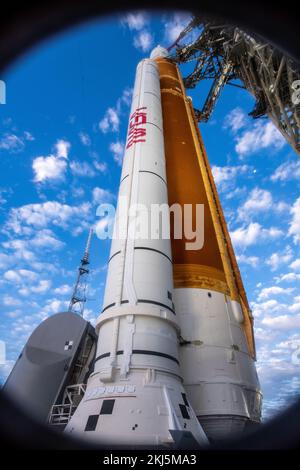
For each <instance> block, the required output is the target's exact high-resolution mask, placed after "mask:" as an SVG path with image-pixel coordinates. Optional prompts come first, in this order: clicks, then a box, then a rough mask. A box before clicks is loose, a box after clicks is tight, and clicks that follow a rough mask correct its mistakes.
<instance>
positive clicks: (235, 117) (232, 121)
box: [223, 108, 248, 134]
mask: <svg viewBox="0 0 300 470" xmlns="http://www.w3.org/2000/svg"><path fill="white" fill-rule="evenodd" d="M247 123H248V119H247V116H246V114H245V113H244V111H243V110H242V109H241V108H234V109H233V110H232V111H230V112H229V113H228V114H227V116H226V117H225V119H224V124H223V127H224V129H230V130H231V131H232V132H233V133H234V134H236V133H237V131H239V130H240V129H242V128H243V127H245V126H246V125H247Z"/></svg>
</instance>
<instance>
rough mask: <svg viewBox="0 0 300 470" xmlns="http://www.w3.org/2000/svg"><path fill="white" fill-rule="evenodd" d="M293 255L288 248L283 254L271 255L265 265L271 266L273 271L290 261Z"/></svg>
mask: <svg viewBox="0 0 300 470" xmlns="http://www.w3.org/2000/svg"><path fill="white" fill-rule="evenodd" d="M292 256H293V253H292V250H291V248H290V247H289V246H288V247H286V248H285V250H284V252H279V253H272V255H271V256H270V257H269V258H268V259H267V260H266V264H268V265H269V266H271V269H272V271H275V270H276V269H278V268H279V267H280V266H282V265H283V264H286V263H288V262H289V261H290V260H291V259H292Z"/></svg>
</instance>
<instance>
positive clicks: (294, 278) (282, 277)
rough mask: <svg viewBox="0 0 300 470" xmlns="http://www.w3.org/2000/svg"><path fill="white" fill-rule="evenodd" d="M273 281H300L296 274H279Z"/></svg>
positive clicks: (299, 275) (298, 275)
mask: <svg viewBox="0 0 300 470" xmlns="http://www.w3.org/2000/svg"><path fill="white" fill-rule="evenodd" d="M275 280H276V282H277V283H279V282H294V281H300V274H296V273H287V274H281V275H280V276H278V277H276V278H275Z"/></svg>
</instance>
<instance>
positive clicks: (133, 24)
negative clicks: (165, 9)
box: [121, 11, 149, 31]
mask: <svg viewBox="0 0 300 470" xmlns="http://www.w3.org/2000/svg"><path fill="white" fill-rule="evenodd" d="M148 21H149V17H148V15H147V14H146V13H144V12H143V11H138V12H134V13H128V14H127V15H126V16H123V17H122V19H121V23H122V24H123V25H125V26H128V28H129V29H130V30H131V31H140V30H141V29H143V27H144V26H145V25H146V24H147V23H148Z"/></svg>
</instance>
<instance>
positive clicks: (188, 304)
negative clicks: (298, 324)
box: [65, 46, 261, 446]
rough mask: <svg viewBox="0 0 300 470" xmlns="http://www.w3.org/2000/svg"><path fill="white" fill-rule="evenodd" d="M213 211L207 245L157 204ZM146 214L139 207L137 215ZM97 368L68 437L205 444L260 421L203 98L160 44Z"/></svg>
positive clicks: (116, 248) (113, 261)
mask: <svg viewBox="0 0 300 470" xmlns="http://www.w3.org/2000/svg"><path fill="white" fill-rule="evenodd" d="M173 204H177V206H179V207H180V208H182V209H183V210H184V209H185V205H187V204H188V205H190V206H191V207H192V212H191V214H190V218H191V219H192V220H193V218H194V216H195V211H196V210H197V209H196V206H197V205H199V204H200V205H202V207H203V208H204V211H203V214H204V227H203V235H204V237H203V244H202V245H201V247H200V248H199V247H194V249H193V247H192V249H187V248H186V247H187V243H188V242H189V240H187V238H186V237H185V235H183V237H181V238H178V237H176V236H175V227H174V221H173V223H172V221H171V217H170V214H169V213H168V222H169V234H170V236H169V237H168V236H165V233H163V232H164V230H163V227H162V224H158V227H155V230H154V231H153V229H152V226H151V227H148V225H147V224H146V219H145V217H144V215H145V214H144V213H145V212H146V213H147V214H148V213H151V210H152V207H153V206H159V207H163V206H164V207H165V206H167V207H170V206H172V205H173ZM132 208H134V211H132ZM96 330H97V332H98V346H97V353H96V357H95V365H94V371H93V372H92V373H91V375H90V377H89V379H88V383H87V388H86V392H85V395H84V397H83V399H82V400H81V402H80V404H79V406H78V408H77V409H76V411H75V413H74V415H73V416H72V418H71V420H70V421H69V423H68V425H67V426H66V429H65V432H66V433H70V434H75V435H79V436H81V437H83V438H86V439H89V440H91V441H93V442H97V443H99V444H103V445H106V444H111V443H114V444H121V445H130V446H132V445H135V446H149V445H150V446H152V445H154V446H155V445H161V446H170V445H172V444H174V442H175V441H176V438H177V437H178V436H180V435H185V436H188V437H190V438H191V439H192V440H194V441H196V442H197V443H198V444H205V443H207V442H208V439H209V440H213V439H218V438H220V437H221V438H222V437H224V436H225V435H227V433H229V432H234V431H239V430H243V429H245V428H246V427H247V426H248V425H249V424H256V423H259V420H260V406H261V393H260V388H259V382H258V378H257V374H256V369H255V365H254V361H255V347H254V338H253V319H252V317H251V313H250V309H249V306H248V302H247V298H246V294H245V291H244V288H243V284H242V280H241V277H240V273H239V270H238V266H237V263H236V260H235V256H234V252H233V248H232V245H231V242H230V237H229V234H228V231H227V227H226V222H225V219H224V216H223V213H222V209H221V206H220V202H219V199H218V195H217V191H216V188H215V186H214V182H213V178H212V175H211V171H210V167H209V163H208V160H207V156H206V154H205V150H204V146H203V142H202V139H201V136H200V133H199V130H198V126H197V123H196V120H195V116H194V114H193V107H192V105H191V101H190V99H189V98H187V96H186V93H185V89H184V85H183V83H182V79H181V75H180V72H179V70H178V68H177V66H176V65H175V64H174V63H173V62H172V61H171V60H170V59H169V58H168V53H167V51H166V50H165V49H163V48H161V47H160V46H159V47H157V48H155V49H154V50H153V51H152V54H151V56H150V58H149V59H144V60H142V61H141V62H140V63H139V64H138V67H137V72H136V78H135V84H134V89H133V98H132V106H131V111H130V117H129V125H128V133H127V142H126V148H125V153H124V159H123V167H122V174H121V179H120V187H119V196H118V204H117V211H116V216H115V224H114V236H113V239H112V243H111V251H110V257H109V261H108V270H107V279H106V287H105V293H104V302H103V309H102V312H101V314H100V315H99V317H98V320H97V325H96Z"/></svg>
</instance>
